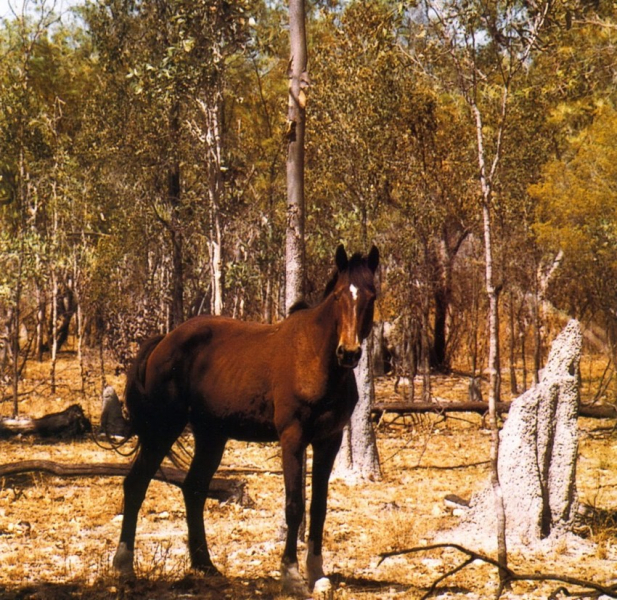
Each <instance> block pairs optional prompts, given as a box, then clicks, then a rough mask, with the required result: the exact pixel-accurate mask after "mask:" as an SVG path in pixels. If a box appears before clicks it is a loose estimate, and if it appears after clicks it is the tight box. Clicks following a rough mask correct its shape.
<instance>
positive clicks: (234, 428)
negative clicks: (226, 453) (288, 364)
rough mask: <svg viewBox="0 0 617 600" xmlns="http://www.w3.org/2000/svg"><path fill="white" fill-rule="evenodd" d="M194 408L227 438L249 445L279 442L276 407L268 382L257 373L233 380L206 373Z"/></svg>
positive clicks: (239, 376) (238, 374) (246, 374)
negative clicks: (268, 389) (275, 421)
mask: <svg viewBox="0 0 617 600" xmlns="http://www.w3.org/2000/svg"><path fill="white" fill-rule="evenodd" d="M199 387H200V390H199V391H198V393H197V395H196V396H197V398H196V400H197V404H198V406H196V407H194V412H195V413H196V415H200V416H199V417H198V418H201V419H204V420H206V422H210V423H211V424H212V425H213V426H214V427H216V428H217V430H219V431H221V432H223V433H224V435H226V436H227V437H230V438H232V439H237V440H241V441H247V442H269V441H276V440H277V439H278V438H277V434H276V428H275V426H274V405H273V402H272V398H271V396H270V394H268V393H267V385H266V382H265V381H263V380H262V378H261V377H259V375H257V374H252V375H251V374H250V373H247V372H244V373H242V374H241V373H236V374H235V376H231V377H217V375H215V374H214V373H212V372H210V375H209V376H208V374H206V375H205V376H204V378H203V380H202V385H200V386H199Z"/></svg>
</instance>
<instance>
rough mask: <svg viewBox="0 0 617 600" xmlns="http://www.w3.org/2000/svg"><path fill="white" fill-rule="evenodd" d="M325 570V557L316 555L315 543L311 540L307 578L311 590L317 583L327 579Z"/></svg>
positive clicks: (307, 558) (307, 556)
mask: <svg viewBox="0 0 617 600" xmlns="http://www.w3.org/2000/svg"><path fill="white" fill-rule="evenodd" d="M325 576H326V575H325V573H324V570H323V557H322V555H321V554H315V553H314V550H313V542H312V541H310V540H309V543H308V547H307V550H306V578H307V579H308V586H309V590H312V589H313V588H314V587H315V582H316V581H318V580H320V579H322V578H325Z"/></svg>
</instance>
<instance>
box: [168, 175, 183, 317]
mask: <svg viewBox="0 0 617 600" xmlns="http://www.w3.org/2000/svg"><path fill="white" fill-rule="evenodd" d="M181 194H182V190H181V183H180V165H178V164H176V165H174V166H173V167H171V168H170V170H169V173H168V174H167V195H168V198H169V203H170V205H171V214H172V217H171V227H170V234H171V252H172V272H171V314H170V319H171V323H170V324H169V326H170V329H173V328H174V327H177V326H178V325H180V323H182V322H183V321H184V262H183V254H184V235H183V234H182V225H181V223H180V215H179V214H178V213H179V210H180V203H181Z"/></svg>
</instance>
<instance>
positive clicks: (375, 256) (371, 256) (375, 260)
mask: <svg viewBox="0 0 617 600" xmlns="http://www.w3.org/2000/svg"><path fill="white" fill-rule="evenodd" d="M367 262H368V267H369V269H370V270H371V271H373V273H374V272H375V271H376V270H377V267H378V266H379V250H377V246H373V247H372V248H371V251H370V252H369V253H368V259H367Z"/></svg>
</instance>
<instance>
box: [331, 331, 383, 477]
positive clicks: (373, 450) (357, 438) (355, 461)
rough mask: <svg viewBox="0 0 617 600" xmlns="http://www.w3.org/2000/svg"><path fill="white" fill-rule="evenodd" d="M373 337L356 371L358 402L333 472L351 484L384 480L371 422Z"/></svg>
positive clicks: (364, 350)
mask: <svg viewBox="0 0 617 600" xmlns="http://www.w3.org/2000/svg"><path fill="white" fill-rule="evenodd" d="M371 340H372V337H371V336H369V337H368V338H367V339H366V340H365V341H364V343H363V344H362V346H363V348H362V357H361V358H360V362H359V364H358V366H357V367H356V369H355V370H354V375H355V378H356V384H357V386H358V404H357V405H356V408H355V410H354V412H353V415H352V416H351V421H350V422H349V424H348V425H347V427H345V433H344V435H343V443H342V445H341V450H340V452H339V454H338V456H337V459H336V465H335V469H334V475H335V476H336V477H340V478H341V479H344V480H345V481H347V482H348V483H350V482H357V481H366V480H370V481H377V480H379V479H381V468H380V465H379V454H378V453H377V442H376V439H375V432H374V431H373V425H372V422H371V410H372V404H373V401H374V399H375V386H374V385H373V373H372V360H371V348H370V347H371V345H372V344H371Z"/></svg>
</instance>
